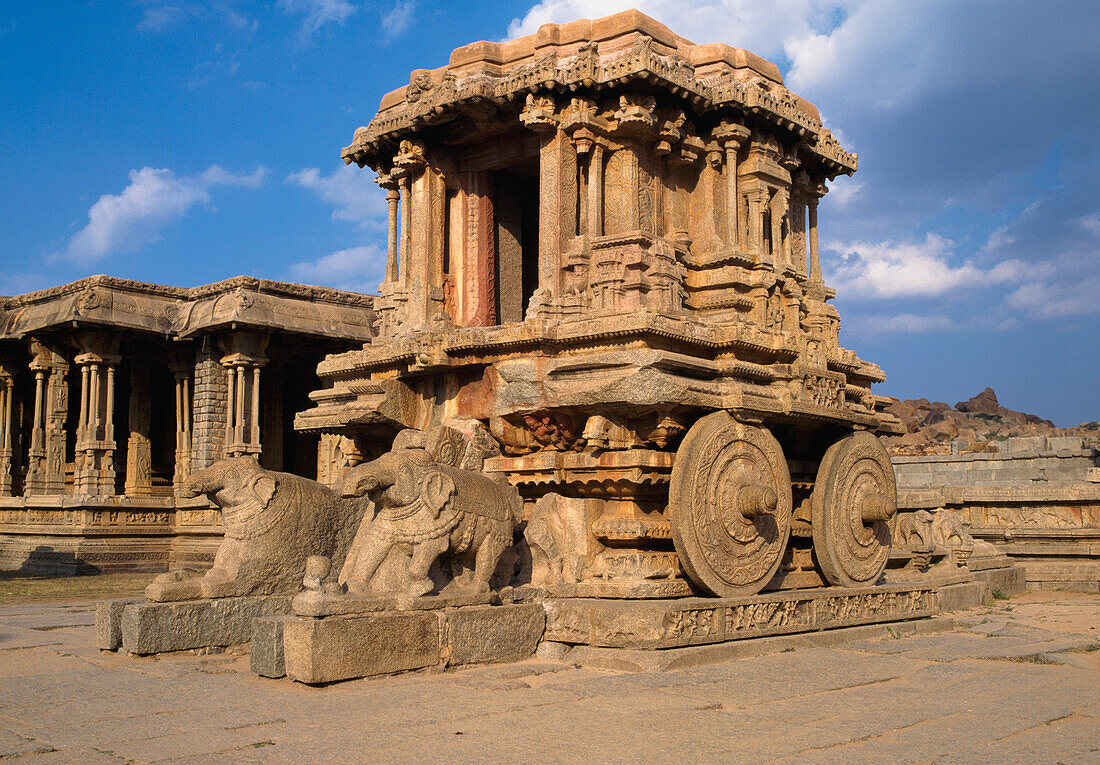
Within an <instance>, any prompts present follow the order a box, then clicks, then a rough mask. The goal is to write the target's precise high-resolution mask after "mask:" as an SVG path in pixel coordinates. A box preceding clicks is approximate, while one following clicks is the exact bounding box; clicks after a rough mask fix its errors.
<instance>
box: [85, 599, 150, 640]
mask: <svg viewBox="0 0 1100 765" xmlns="http://www.w3.org/2000/svg"><path fill="white" fill-rule="evenodd" d="M143 600H144V598H125V599H122V600H101V601H99V602H98V603H96V604H95V647H96V648H99V649H100V650H103V651H117V650H118V649H119V648H121V647H122V610H123V609H124V608H126V606H128V605H131V604H133V603H140V602H142V601H143Z"/></svg>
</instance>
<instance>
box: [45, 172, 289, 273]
mask: <svg viewBox="0 0 1100 765" xmlns="http://www.w3.org/2000/svg"><path fill="white" fill-rule="evenodd" d="M266 173H267V171H266V169H265V168H263V167H257V168H256V170H255V171H254V172H253V173H251V174H249V175H237V174H235V173H230V172H228V171H227V170H224V169H223V168H221V167H219V166H218V165H211V166H210V167H209V168H207V169H206V170H204V171H203V172H201V173H199V174H198V175H193V176H183V177H180V176H177V175H175V173H173V172H172V171H171V170H165V169H157V168H152V167H143V168H141V169H140V170H131V171H130V183H129V185H127V186H126V188H124V189H123V190H122V192H121V193H119V194H104V195H103V196H101V197H100V198H99V199H98V200H97V201H96V203H95V204H93V205H92V206H91V208H90V209H89V210H88V223H87V225H85V226H84V228H82V229H80V231H78V232H76V233H75V234H74V235H73V237H72V238H71V239H70V240H69V244H68V246H67V247H66V248H65V251H64V252H63V253H60V254H59V255H58V256H57V258H59V259H63V260H69V261H73V262H76V263H80V264H82V265H86V264H89V263H93V262H95V261H97V260H100V259H101V258H103V257H106V256H107V255H112V254H115V253H120V252H132V251H134V250H138V249H140V248H142V247H144V246H145V245H147V244H149V243H151V242H154V241H156V240H157V239H159V238H160V234H161V231H162V230H163V229H164V228H165V226H167V225H168V224H169V223H171V222H172V221H173V220H175V219H177V218H180V217H182V216H184V215H186V214H187V212H188V211H189V210H190V209H191V208H192V207H194V206H195V205H197V204H206V203H208V202H209V201H210V188H211V187H212V186H246V187H249V188H257V187H258V186H260V185H261V184H262V183H263V180H264V177H265V175H266Z"/></svg>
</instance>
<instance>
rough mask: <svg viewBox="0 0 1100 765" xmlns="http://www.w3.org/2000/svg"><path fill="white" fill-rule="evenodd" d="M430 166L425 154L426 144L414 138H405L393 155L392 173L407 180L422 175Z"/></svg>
mask: <svg viewBox="0 0 1100 765" xmlns="http://www.w3.org/2000/svg"><path fill="white" fill-rule="evenodd" d="M427 166H428V159H427V157H425V156H424V144H423V143H421V142H420V141H416V140H412V139H408V138H406V139H404V140H403V141H401V144H400V146H399V147H398V150H397V154H395V155H394V157H393V170H392V171H391V172H390V175H391V176H392V177H394V178H397V179H399V180H402V181H404V180H407V179H410V178H415V177H416V176H418V175H420V173H421V171H422V170H423V169H424V168H425V167H427Z"/></svg>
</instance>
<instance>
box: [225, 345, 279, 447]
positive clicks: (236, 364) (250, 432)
mask: <svg viewBox="0 0 1100 765" xmlns="http://www.w3.org/2000/svg"><path fill="white" fill-rule="evenodd" d="M269 339H270V337H269V336H268V335H267V334H264V333H260V332H233V333H230V334H228V335H225V336H223V337H221V338H219V340H218V344H219V345H220V346H221V349H222V351H224V352H225V355H224V356H223V357H222V359H221V365H222V367H224V368H225V380H226V388H227V399H226V407H225V411H226V422H225V447H224V456H226V457H240V456H242V455H245V454H254V455H256V457H257V458H259V455H260V453H261V452H262V451H263V448H262V443H261V440H260V436H261V434H260V416H261V413H260V369H261V368H262V367H263V366H264V365H265V364H267V357H266V356H265V355H264V351H265V350H266V349H267V343H268V340H269Z"/></svg>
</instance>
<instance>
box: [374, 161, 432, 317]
mask: <svg viewBox="0 0 1100 765" xmlns="http://www.w3.org/2000/svg"><path fill="white" fill-rule="evenodd" d="M427 166H428V161H427V158H426V157H425V155H424V146H423V144H421V143H420V142H419V141H410V140H404V141H402V142H401V145H400V148H399V150H398V152H397V154H395V155H394V158H393V170H392V172H391V173H390V174H391V176H392V177H394V178H396V179H397V181H398V183H399V185H400V200H401V205H400V212H401V215H400V218H401V236H400V239H401V248H400V250H401V252H400V256H399V261H400V264H399V269H398V270H399V281H400V286H401V292H400V294H395V295H394V298H395V301H391V302H393V304H394V306H395V309H394V315H393V317H392V321H393V322H394V324H395V327H396V324H399V323H402V322H407V321H410V320H411V321H412V322H413V323H415V324H422V323H423V322H424V321H426V320H427V318H428V314H429V311H430V308H429V305H430V303H431V297H432V296H431V287H432V282H431V281H430V280H429V266H430V259H431V258H432V257H435V258H441V257H442V252H441V251H440V252H433V251H432V247H431V243H432V237H433V236H434V235H436V234H438V235H442V227H441V226H440V231H439V232H434V231H431V230H430V229H431V225H432V223H433V222H434V219H433V213H434V212H435V210H434V209H433V208H434V206H435V205H434V204H433V201H434V199H433V196H434V192H435V191H436V189H435V187H436V186H437V185H441V184H439V183H433V181H435V180H437V178H436V176H437V173H435V172H426V171H425V170H426V168H427ZM439 284H442V282H441V281H440V282H439ZM383 295H384V297H387V298H388V297H389V292H388V291H384V293H383ZM440 297H441V298H442V296H440ZM405 306H407V307H408V312H407V314H406V313H405V312H404V311H403V310H402V308H403V307H405Z"/></svg>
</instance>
